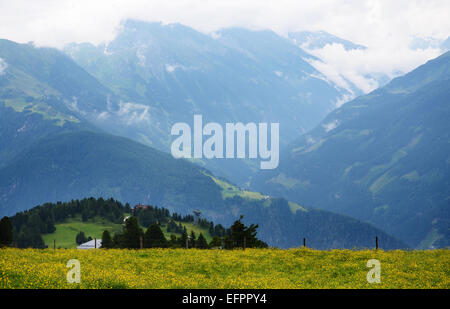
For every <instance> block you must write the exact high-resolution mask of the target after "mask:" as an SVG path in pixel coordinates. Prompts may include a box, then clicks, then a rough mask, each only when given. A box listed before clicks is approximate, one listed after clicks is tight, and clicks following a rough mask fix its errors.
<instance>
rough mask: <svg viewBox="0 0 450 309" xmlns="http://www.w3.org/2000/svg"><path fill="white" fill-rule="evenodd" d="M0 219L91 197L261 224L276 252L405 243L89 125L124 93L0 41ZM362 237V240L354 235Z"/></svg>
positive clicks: (53, 53)
mask: <svg viewBox="0 0 450 309" xmlns="http://www.w3.org/2000/svg"><path fill="white" fill-rule="evenodd" d="M0 58H1V59H2V61H3V62H4V63H6V68H5V69H4V70H3V71H2V75H1V76H0V84H1V88H0V89H1V91H0V136H1V149H2V152H1V154H0V155H1V157H0V163H1V164H0V215H2V216H3V215H13V214H14V213H16V212H18V211H22V210H26V209H29V208H31V207H33V206H35V205H38V204H43V203H45V202H57V201H68V200H72V199H77V198H83V197H86V196H94V197H101V196H103V197H114V198H117V199H120V200H123V201H124V202H129V203H131V204H134V203H151V204H154V205H158V206H161V207H166V208H168V209H170V210H172V211H176V212H179V213H191V212H192V210H194V209H201V210H202V213H203V215H204V216H205V217H207V218H211V219H215V220H216V221H217V222H219V223H223V224H230V223H231V222H232V221H233V220H235V219H236V218H238V217H239V216H240V215H244V218H245V221H246V222H257V223H258V224H259V226H260V234H261V237H262V238H263V239H264V240H265V241H267V242H268V243H269V244H270V245H273V246H278V247H292V246H296V245H299V244H300V243H301V241H302V238H303V237H306V238H307V239H308V245H309V246H311V247H315V248H333V247H345V248H353V247H372V246H373V243H374V239H375V236H378V237H379V238H380V241H381V243H382V244H383V248H386V249H389V248H404V247H406V245H405V244H404V243H403V242H401V241H399V240H397V239H395V238H393V237H391V236H389V235H388V234H386V233H384V232H383V231H381V230H379V229H377V228H374V227H373V226H371V225H370V224H367V223H363V222H360V221H358V220H355V219H353V218H350V217H347V216H343V215H339V214H335V213H331V212H327V211H321V210H315V209H309V208H305V207H302V206H300V205H299V204H296V203H292V202H288V201H287V200H285V199H283V198H271V197H269V196H265V195H263V194H261V193H258V192H251V191H246V190H242V189H240V188H239V187H238V186H235V185H233V184H232V183H230V182H228V181H227V180H225V179H223V178H220V177H217V176H214V174H213V173H212V172H210V171H209V170H207V169H205V168H203V167H201V166H199V165H198V164H194V163H191V162H188V161H186V160H177V159H174V158H172V156H171V155H170V154H167V153H164V152H162V151H160V150H157V149H154V148H151V147H149V146H147V145H144V144H142V143H138V142H136V141H133V140H130V139H128V138H126V137H119V136H115V135H111V132H106V129H105V128H100V127H99V126H97V123H95V122H94V121H91V119H92V116H93V115H96V114H97V113H98V112H99V111H100V110H101V108H107V106H108V104H111V103H110V102H114V101H115V100H117V101H115V102H120V99H119V98H118V96H117V95H116V94H115V93H114V92H112V91H111V90H110V89H109V88H108V87H107V86H104V85H103V84H102V83H100V82H99V81H98V80H97V79H96V78H95V77H93V76H92V75H90V74H89V73H88V72H86V71H85V70H84V69H83V68H81V67H80V66H78V65H77V64H76V63H75V62H74V61H72V60H71V59H70V58H69V57H68V56H66V55H64V54H63V53H61V52H59V51H57V50H54V49H50V48H36V47H34V46H32V45H30V44H17V43H14V42H11V41H7V40H0ZM356 231H357V233H355V232H356Z"/></svg>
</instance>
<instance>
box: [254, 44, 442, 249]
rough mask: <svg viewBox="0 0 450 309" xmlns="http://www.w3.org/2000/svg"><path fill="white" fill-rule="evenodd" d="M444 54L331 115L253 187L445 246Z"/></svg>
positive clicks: (413, 241) (417, 243)
mask: <svg viewBox="0 0 450 309" xmlns="http://www.w3.org/2000/svg"><path fill="white" fill-rule="evenodd" d="M449 78H450V53H449V52H447V53H445V54H443V55H442V56H440V57H438V58H437V59H434V60H431V61H429V62H427V63H426V64H424V65H422V66H420V67H419V68H417V69H415V70H413V71H412V72H410V73H408V74H406V75H405V76H402V77H399V78H396V79H394V80H393V81H391V82H390V83H389V84H388V85H386V86H385V87H382V88H379V89H377V90H375V91H374V92H372V93H370V94H368V95H364V96H361V97H359V98H357V99H355V100H353V101H351V102H349V103H346V104H344V105H343V106H342V107H341V108H339V109H336V110H334V111H333V112H331V113H330V114H329V115H328V116H327V117H326V118H325V119H324V120H323V121H322V123H321V124H319V125H318V126H317V127H316V128H315V129H313V130H311V131H310V132H308V133H307V134H305V135H304V136H302V137H301V138H299V139H298V140H297V141H295V142H293V143H291V145H289V146H288V147H286V149H285V150H284V151H283V152H282V153H283V157H282V158H281V159H280V167H279V169H278V170H275V171H268V172H264V171H262V172H260V175H259V176H258V177H255V179H256V181H255V182H254V183H253V186H252V187H253V188H254V189H256V190H262V191H264V192H268V193H269V194H272V195H277V196H278V195H279V196H284V197H286V198H288V199H290V200H292V201H300V200H301V201H302V203H304V204H305V205H309V206H312V207H317V208H321V209H327V210H331V211H334V212H338V213H343V214H347V215H350V216H352V217H355V218H358V219H360V220H363V221H366V222H371V223H373V224H374V225H375V226H377V227H379V228H381V229H383V230H385V231H387V232H388V233H390V234H392V235H394V236H396V237H398V238H400V239H402V240H404V241H405V242H406V243H407V244H409V245H410V246H412V247H420V248H429V247H445V246H448V245H449V240H450V238H449V225H450V224H449V223H450V222H449V218H450V214H449V208H448V206H449V196H450V190H449V188H450V183H449V179H450V168H449V167H450V157H449V154H450V144H449V131H450V123H449V121H448V120H449V119H450V108H449V102H450V101H449V98H450V80H449Z"/></svg>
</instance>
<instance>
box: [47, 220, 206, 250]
mask: <svg viewBox="0 0 450 309" xmlns="http://www.w3.org/2000/svg"><path fill="white" fill-rule="evenodd" d="M175 222H176V223H177V224H178V223H179V222H177V221H175ZM182 225H183V226H185V227H186V230H187V232H188V234H189V235H190V233H191V231H194V233H195V235H196V236H197V237H198V235H199V234H200V233H202V234H203V236H204V237H205V239H206V240H207V241H208V242H209V241H211V239H212V237H211V235H210V234H209V231H208V230H207V229H205V228H202V227H200V226H197V225H194V224H192V223H186V222H183V223H182ZM55 227H56V231H55V232H53V233H50V234H43V235H42V238H43V239H44V242H45V244H46V245H47V246H48V247H49V248H53V241H54V240H55V241H56V247H57V248H75V247H76V246H77V244H76V242H75V237H76V235H77V234H78V233H79V232H80V231H83V232H84V234H85V235H86V237H89V236H90V237H92V238H97V239H101V238H102V234H103V231H105V230H107V231H109V232H110V233H111V235H112V234H114V233H120V232H122V225H121V224H116V223H112V222H110V221H108V220H105V219H102V218H95V219H93V220H88V221H86V222H83V221H81V218H80V217H78V218H71V219H69V220H66V221H65V222H62V223H57V224H55ZM142 229H143V230H144V231H145V228H142ZM162 231H163V233H164V235H165V236H166V238H167V239H168V240H169V239H170V235H172V234H173V235H176V236H177V237H179V236H181V234H178V233H173V232H170V233H169V232H167V227H166V226H163V227H162Z"/></svg>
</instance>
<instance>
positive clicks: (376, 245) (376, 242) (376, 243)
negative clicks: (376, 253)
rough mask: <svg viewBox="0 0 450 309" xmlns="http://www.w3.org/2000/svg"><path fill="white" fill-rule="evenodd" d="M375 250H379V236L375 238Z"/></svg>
mask: <svg viewBox="0 0 450 309" xmlns="http://www.w3.org/2000/svg"><path fill="white" fill-rule="evenodd" d="M375 249H376V250H378V236H375Z"/></svg>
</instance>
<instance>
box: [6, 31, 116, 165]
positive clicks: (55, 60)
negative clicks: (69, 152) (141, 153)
mask: <svg viewBox="0 0 450 309" xmlns="http://www.w3.org/2000/svg"><path fill="white" fill-rule="evenodd" d="M0 59H2V64H3V69H2V74H0V167H1V166H4V165H6V163H7V162H8V161H9V160H11V159H12V158H14V156H16V155H17V154H18V153H20V152H21V151H23V150H24V149H25V148H26V147H28V146H29V145H30V144H31V143H34V142H36V141H37V140H39V139H40V138H42V137H44V136H46V135H47V134H49V133H54V132H61V131H72V130H79V129H86V128H89V127H90V128H93V126H92V125H90V124H88V123H87V122H86V121H85V119H89V118H90V116H91V115H92V114H95V111H96V109H100V108H102V106H103V108H106V105H107V101H108V100H113V99H114V94H113V93H112V92H111V91H110V90H108V89H107V88H106V87H104V86H103V85H102V84H100V83H99V82H98V81H97V80H96V79H95V78H94V77H92V76H91V75H89V74H88V73H87V72H86V71H84V70H83V69H82V68H81V67H80V66H78V65H77V64H76V63H74V62H73V61H72V60H71V59H70V58H69V57H67V56H65V55H64V54H63V53H61V52H59V51H57V50H55V49H51V48H36V47H34V46H32V45H30V44H17V43H14V42H11V41H8V40H0ZM80 110H83V112H80Z"/></svg>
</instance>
